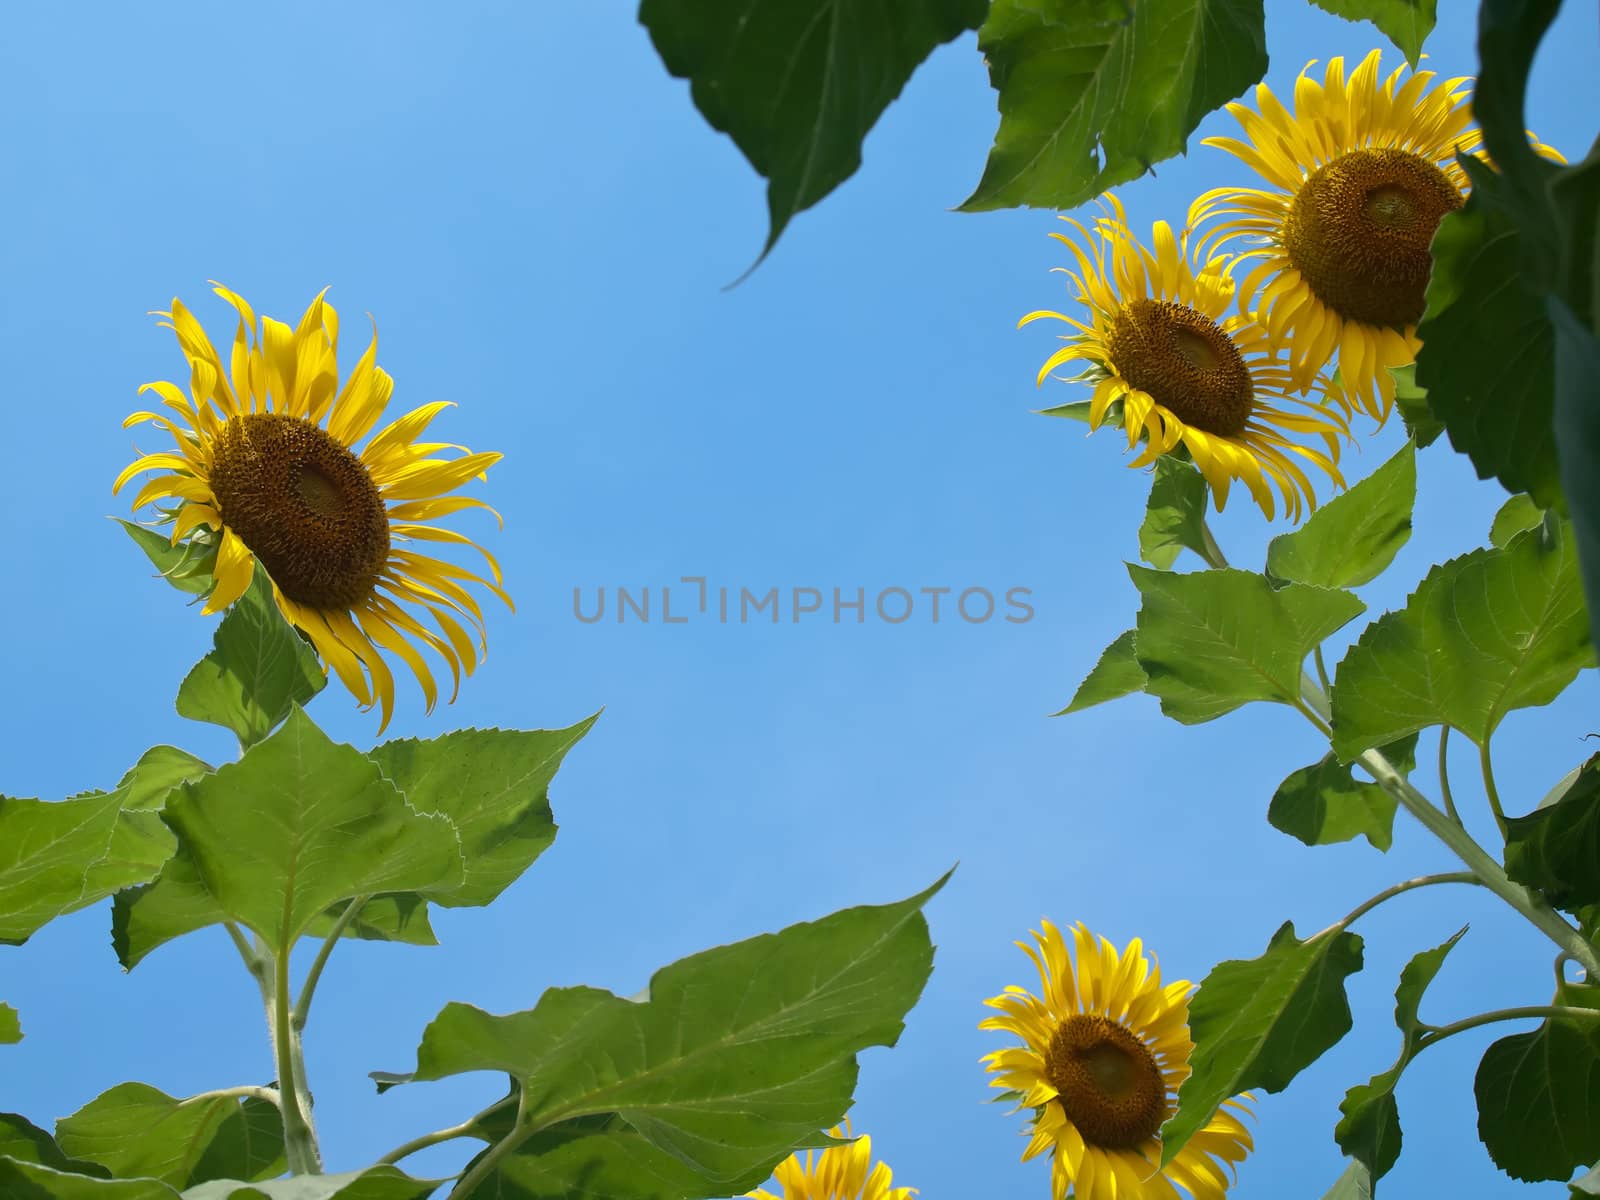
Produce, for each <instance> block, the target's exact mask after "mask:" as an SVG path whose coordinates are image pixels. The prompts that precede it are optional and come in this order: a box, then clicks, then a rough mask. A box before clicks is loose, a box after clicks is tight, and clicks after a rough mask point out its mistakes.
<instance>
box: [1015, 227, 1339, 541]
mask: <svg viewBox="0 0 1600 1200" xmlns="http://www.w3.org/2000/svg"><path fill="white" fill-rule="evenodd" d="M1107 201H1108V210H1107V215H1106V216H1104V217H1102V218H1100V219H1099V220H1097V221H1096V222H1095V223H1094V227H1093V229H1092V230H1091V229H1090V228H1089V227H1087V226H1085V225H1084V224H1082V223H1081V222H1079V221H1076V220H1071V219H1070V218H1064V219H1066V220H1067V221H1068V224H1070V225H1071V226H1072V227H1073V230H1074V231H1075V232H1074V233H1073V234H1060V233H1058V234H1052V235H1051V236H1052V237H1054V238H1055V239H1056V240H1057V241H1059V242H1061V243H1062V244H1063V245H1065V246H1066V247H1067V249H1068V251H1070V252H1071V254H1072V257H1073V260H1074V263H1075V267H1076V269H1071V268H1057V269H1058V270H1062V271H1063V272H1064V273H1065V274H1066V275H1067V276H1068V278H1069V279H1070V280H1071V281H1072V291H1073V297H1072V298H1073V299H1074V300H1075V301H1077V302H1078V304H1079V305H1081V310H1080V314H1079V315H1070V314H1067V313H1060V312H1049V311H1040V312H1032V313H1029V314H1028V315H1027V316H1025V317H1023V318H1022V321H1021V324H1024V325H1026V324H1027V323H1028V322H1030V321H1036V320H1040V319H1042V318H1049V319H1052V320H1057V321H1062V322H1065V323H1066V324H1067V325H1068V326H1069V327H1070V328H1071V329H1072V331H1073V332H1070V333H1067V334H1065V335H1063V341H1065V342H1066V345H1065V346H1063V347H1062V348H1061V349H1059V350H1057V351H1056V352H1055V353H1054V354H1052V355H1051V356H1050V357H1049V358H1048V359H1046V360H1045V363H1044V366H1043V367H1041V368H1040V370H1039V382H1040V383H1041V384H1042V383H1043V382H1044V380H1045V378H1046V377H1047V376H1048V375H1049V374H1050V372H1051V371H1053V370H1055V369H1056V368H1057V367H1059V366H1062V365H1064V364H1066V363H1069V362H1080V363H1082V364H1083V366H1084V368H1085V370H1084V371H1083V373H1082V374H1080V375H1079V376H1077V377H1076V379H1074V380H1072V382H1082V383H1086V384H1091V385H1093V389H1094V390H1093V393H1092V398H1091V400H1090V404H1089V424H1090V426H1091V428H1099V427H1100V425H1101V424H1103V423H1105V422H1106V421H1107V420H1108V419H1109V418H1111V417H1112V416H1113V415H1116V416H1119V417H1120V420H1121V423H1122V425H1123V427H1124V429H1125V430H1126V431H1127V434H1128V448H1129V449H1130V450H1131V449H1133V448H1134V447H1136V446H1137V445H1138V444H1139V441H1140V439H1141V438H1143V439H1144V440H1145V442H1146V446H1145V449H1144V451H1143V452H1142V453H1140V454H1139V455H1138V456H1136V457H1135V458H1134V459H1133V460H1132V462H1131V463H1130V465H1131V466H1135V467H1143V466H1148V465H1150V464H1151V463H1153V462H1154V461H1155V460H1156V459H1157V458H1159V457H1160V456H1161V455H1163V454H1170V453H1174V452H1181V453H1184V454H1186V455H1187V456H1188V457H1189V458H1191V459H1193V461H1194V463H1195V465H1196V466H1197V467H1198V468H1199V469H1200V471H1201V473H1202V474H1203V475H1204V476H1205V477H1206V480H1207V481H1208V482H1209V483H1210V485H1211V493H1212V496H1213V498H1214V501H1215V503H1216V506H1217V508H1218V510H1221V508H1222V507H1223V505H1224V504H1226V503H1227V499H1228V491H1229V488H1230V486H1231V485H1232V483H1233V481H1234V480H1240V481H1242V482H1243V483H1244V485H1245V487H1246V488H1248V489H1249V491H1250V494H1251V496H1252V497H1253V498H1254V500H1255V501H1256V503H1257V504H1258V505H1260V507H1261V510H1262V512H1264V513H1265V514H1266V515H1267V517H1268V518H1269V519H1270V518H1271V517H1273V516H1274V515H1276V512H1277V504H1278V499H1279V498H1280V497H1281V500H1282V503H1283V508H1284V511H1285V513H1286V514H1287V515H1288V516H1289V517H1290V519H1291V520H1297V519H1299V517H1300V515H1301V512H1302V510H1303V508H1304V507H1314V506H1315V504H1316V494H1315V491H1314V490H1313V487H1312V483H1311V479H1310V477H1309V475H1308V474H1307V473H1306V470H1305V468H1304V466H1303V465H1302V464H1305V463H1309V464H1310V465H1311V466H1313V467H1315V468H1316V469H1317V470H1318V471H1321V472H1322V473H1324V474H1326V475H1327V476H1328V477H1329V479H1330V480H1331V481H1332V482H1333V483H1334V484H1336V485H1338V486H1343V483H1344V480H1343V479H1342V478H1341V476H1340V474H1339V468H1338V458H1339V439H1340V438H1342V437H1348V436H1349V426H1348V424H1347V422H1346V414H1345V411H1344V408H1343V404H1344V400H1343V396H1342V394H1341V393H1340V392H1339V391H1338V390H1337V389H1336V388H1335V387H1334V386H1333V385H1332V384H1331V383H1330V382H1329V381H1328V380H1327V379H1326V378H1323V379H1320V380H1319V381H1318V383H1319V394H1318V396H1317V398H1316V399H1312V400H1308V399H1305V398H1304V397H1303V396H1301V395H1296V394H1294V393H1293V392H1292V391H1291V389H1290V377H1289V372H1288V370H1287V367H1286V365H1285V364H1284V363H1283V362H1281V361H1280V360H1279V358H1278V357H1277V355H1276V354H1274V353H1273V352H1272V351H1271V350H1270V348H1269V347H1268V344H1267V335H1266V331H1265V330H1264V329H1263V328H1262V327H1261V326H1260V325H1259V324H1257V323H1256V322H1254V321H1251V320H1248V319H1246V318H1244V317H1242V316H1229V315H1228V308H1229V306H1230V303H1231V300H1232V296H1233V290H1234V285H1233V277H1232V265H1231V262H1230V261H1229V260H1227V259H1224V258H1220V257H1216V258H1212V259H1210V260H1209V261H1206V262H1204V263H1203V264H1202V263H1200V262H1199V261H1198V260H1197V259H1195V258H1193V256H1192V255H1191V253H1190V247H1189V244H1188V240H1187V238H1184V239H1183V240H1181V241H1180V240H1179V238H1177V237H1176V236H1175V235H1174V234H1173V232H1172V229H1171V227H1170V226H1169V225H1167V224H1166V223H1165V222H1157V224H1156V225H1155V227H1154V230H1153V235H1152V243H1153V248H1146V247H1145V246H1144V245H1143V244H1141V243H1140V242H1139V240H1138V239H1137V238H1136V237H1134V235H1133V234H1132V233H1131V232H1130V231H1129V229H1128V225H1127V220H1126V216H1125V214H1124V211H1123V208H1122V205H1121V203H1120V202H1119V201H1118V200H1117V198H1116V197H1115V196H1112V195H1108V196H1107ZM1307 440H1310V441H1312V442H1318V443H1320V446H1318V445H1308V444H1306V441H1307Z"/></svg>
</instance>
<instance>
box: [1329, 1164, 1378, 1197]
mask: <svg viewBox="0 0 1600 1200" xmlns="http://www.w3.org/2000/svg"><path fill="white" fill-rule="evenodd" d="M1322 1200H1372V1173H1371V1172H1370V1171H1368V1170H1367V1168H1366V1167H1364V1166H1362V1165H1361V1164H1360V1163H1358V1162H1351V1163H1350V1165H1349V1166H1347V1167H1345V1169H1344V1174H1342V1175H1340V1176H1339V1178H1338V1179H1336V1180H1334V1182H1333V1186H1332V1187H1331V1188H1329V1189H1328V1190H1327V1193H1326V1194H1325V1195H1324V1196H1323V1197H1322Z"/></svg>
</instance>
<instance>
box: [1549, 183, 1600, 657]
mask: <svg viewBox="0 0 1600 1200" xmlns="http://www.w3.org/2000/svg"><path fill="white" fill-rule="evenodd" d="M1590 157H1591V158H1594V157H1596V156H1594V155H1591V156H1590ZM1596 205H1597V206H1600V200H1597V201H1596ZM1595 272H1596V275H1595V278H1596V284H1595V286H1596V287H1597V288H1600V259H1597V262H1596V267H1595ZM1597 303H1600V301H1597ZM1547 306H1548V310H1549V312H1550V319H1551V322H1552V324H1553V325H1554V326H1555V335H1556V394H1555V429H1556V439H1557V442H1558V444H1559V445H1560V447H1561V482H1562V485H1563V487H1564V488H1565V490H1566V495H1567V501H1568V509H1569V511H1570V512H1571V513H1572V526H1573V530H1574V531H1575V533H1576V536H1577V542H1578V555H1579V558H1580V559H1581V562H1582V567H1583V587H1584V591H1585V592H1586V593H1587V595H1588V598H1589V622H1590V631H1591V636H1596V635H1597V634H1600V383H1597V381H1600V339H1597V338H1596V337H1595V336H1594V334H1593V333H1592V332H1591V331H1590V330H1588V329H1585V328H1584V327H1583V326H1582V325H1581V324H1580V323H1579V322H1578V320H1577V318H1576V317H1574V316H1573V314H1572V312H1571V311H1570V310H1569V309H1568V308H1567V306H1566V305H1564V304H1563V303H1562V302H1561V301H1560V300H1559V299H1556V298H1554V297H1549V298H1547Z"/></svg>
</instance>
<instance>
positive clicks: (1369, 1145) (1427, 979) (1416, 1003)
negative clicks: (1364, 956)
mask: <svg viewBox="0 0 1600 1200" xmlns="http://www.w3.org/2000/svg"><path fill="white" fill-rule="evenodd" d="M1466 932H1467V931H1466V930H1465V929H1464V928H1463V929H1460V930H1458V931H1457V932H1456V933H1454V934H1452V935H1451V936H1450V937H1449V938H1448V939H1446V940H1445V941H1444V942H1442V943H1441V944H1439V945H1437V946H1435V947H1433V949H1431V950H1424V951H1422V952H1421V953H1419V954H1415V955H1413V956H1412V958H1411V961H1410V962H1408V963H1407V964H1406V966H1405V969H1404V970H1403V971H1401V972H1400V985H1399V986H1398V987H1397V988H1395V992H1394V1023H1395V1025H1396V1027H1398V1028H1399V1030H1400V1037H1401V1045H1400V1057H1399V1058H1398V1059H1397V1060H1396V1062H1395V1065H1394V1066H1392V1067H1390V1068H1389V1069H1388V1070H1387V1071H1384V1072H1383V1073H1382V1074H1379V1075H1374V1076H1373V1077H1372V1078H1371V1079H1370V1080H1369V1081H1368V1082H1366V1083H1364V1084H1358V1085H1357V1086H1356V1087H1353V1088H1351V1089H1350V1090H1349V1091H1348V1092H1346V1093H1345V1097H1344V1100H1343V1102H1342V1103H1341V1104H1340V1105H1339V1111H1340V1112H1341V1113H1343V1114H1344V1115H1343V1117H1342V1118H1341V1119H1340V1121H1339V1124H1338V1125H1337V1126H1336V1127H1335V1128H1334V1131H1333V1136H1334V1140H1335V1141H1337V1142H1338V1143H1339V1149H1341V1150H1343V1151H1344V1152H1345V1153H1346V1154H1348V1155H1349V1156H1350V1157H1351V1158H1353V1159H1355V1160H1356V1161H1358V1162H1360V1163H1361V1164H1362V1165H1364V1166H1365V1167H1367V1169H1368V1171H1369V1172H1370V1178H1371V1180H1372V1181H1373V1182H1374V1183H1375V1182H1376V1181H1377V1180H1379V1179H1382V1178H1383V1177H1384V1176H1385V1175H1387V1174H1388V1173H1389V1170H1390V1168H1392V1167H1393V1166H1394V1164H1395V1163H1396V1162H1397V1161H1398V1160H1399V1158H1400V1144H1401V1135H1400V1109H1399V1106H1398V1105H1397V1104H1396V1102H1395V1098H1394V1089H1395V1085H1396V1084H1398V1083H1399V1082H1400V1075H1401V1073H1402V1072H1403V1071H1404V1070H1405V1069H1406V1064H1407V1063H1409V1062H1410V1061H1411V1056H1412V1055H1413V1054H1415V1053H1416V1051H1417V1044H1418V1040H1419V1039H1420V1038H1421V1036H1422V1034H1423V1031H1424V1026H1423V1023H1422V1019H1421V1017H1420V1016H1419V1015H1418V1012H1419V1009H1420V1008H1421V1005H1422V994H1423V993H1424V992H1426V991H1427V990H1428V985H1429V984H1430V983H1432V982H1433V979H1434V976H1436V975H1437V974H1438V973H1439V968H1440V967H1442V966H1443V965H1444V960H1445V956H1446V955H1448V954H1449V953H1450V951H1451V950H1453V949H1455V945H1456V943H1457V942H1459V941H1460V940H1461V937H1462V935H1463V934H1465V933H1466Z"/></svg>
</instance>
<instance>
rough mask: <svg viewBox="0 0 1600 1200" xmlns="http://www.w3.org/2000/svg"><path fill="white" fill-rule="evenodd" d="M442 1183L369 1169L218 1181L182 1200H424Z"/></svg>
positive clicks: (394, 1170) (191, 1190) (396, 1171)
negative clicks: (246, 1181) (282, 1177)
mask: <svg viewBox="0 0 1600 1200" xmlns="http://www.w3.org/2000/svg"><path fill="white" fill-rule="evenodd" d="M444 1182H445V1181H444V1180H442V1179H413V1178H412V1177H411V1176H409V1175H407V1174H406V1173H405V1172H404V1171H402V1170H400V1169H399V1168H398V1167H387V1166H385V1167H366V1168H364V1169H363V1170H360V1171H344V1172H341V1173H340V1174H337V1175H293V1176H290V1177H289V1178H287V1179H268V1180H264V1181H262V1182H259V1183H244V1182H241V1181H239V1180H234V1179H216V1180H212V1181H210V1182H209V1183H202V1184H198V1185H196V1186H195V1187H192V1188H188V1189H186V1190H185V1191H184V1193H183V1200H423V1198H424V1197H425V1196H431V1195H432V1194H433V1193H434V1192H435V1191H436V1190H438V1187H439V1185H440V1184H441V1183H444Z"/></svg>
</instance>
